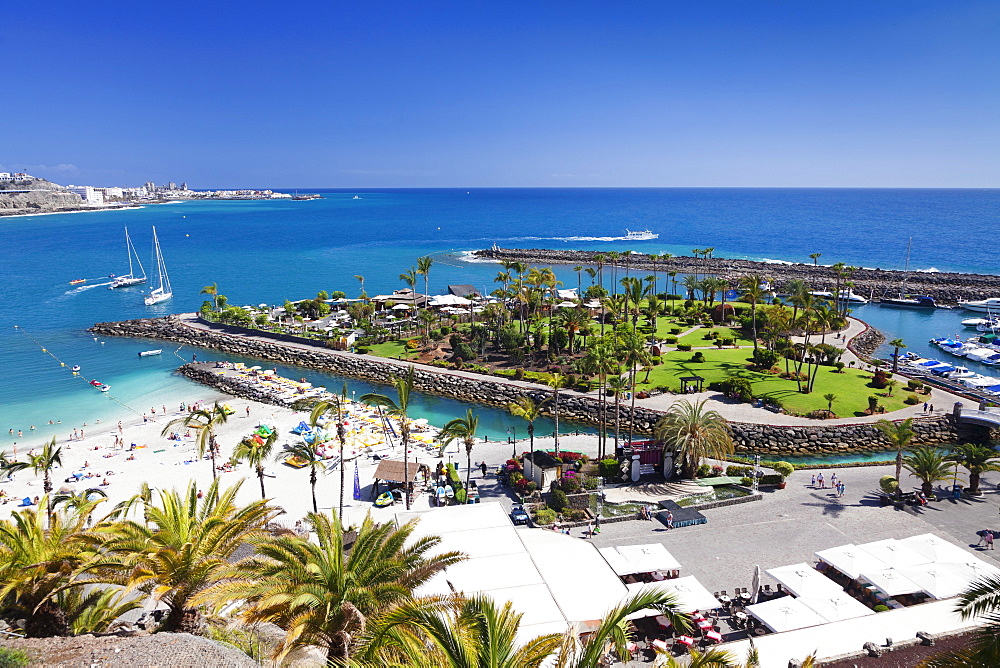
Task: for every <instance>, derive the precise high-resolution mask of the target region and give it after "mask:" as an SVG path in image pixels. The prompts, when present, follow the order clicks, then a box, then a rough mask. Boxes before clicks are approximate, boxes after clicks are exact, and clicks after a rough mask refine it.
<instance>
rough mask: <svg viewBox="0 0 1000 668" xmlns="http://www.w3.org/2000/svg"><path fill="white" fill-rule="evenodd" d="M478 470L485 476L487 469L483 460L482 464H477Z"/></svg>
mask: <svg viewBox="0 0 1000 668" xmlns="http://www.w3.org/2000/svg"><path fill="white" fill-rule="evenodd" d="M479 470H480V471H482V472H483V477H484V478H485V477H486V471H487V467H486V462H483V463H482V464H480V465H479Z"/></svg>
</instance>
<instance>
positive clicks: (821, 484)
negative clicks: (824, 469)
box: [816, 473, 826, 489]
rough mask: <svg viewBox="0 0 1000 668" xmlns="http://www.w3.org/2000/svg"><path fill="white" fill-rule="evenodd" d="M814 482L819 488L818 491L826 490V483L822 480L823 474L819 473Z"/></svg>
mask: <svg viewBox="0 0 1000 668" xmlns="http://www.w3.org/2000/svg"><path fill="white" fill-rule="evenodd" d="M816 482H818V483H819V488H820V489H826V482H825V481H824V480H823V474H822V473H820V474H819V475H818V476H816Z"/></svg>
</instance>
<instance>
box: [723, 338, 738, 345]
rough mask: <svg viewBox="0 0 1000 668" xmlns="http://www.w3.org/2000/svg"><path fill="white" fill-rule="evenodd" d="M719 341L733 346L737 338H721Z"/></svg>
mask: <svg viewBox="0 0 1000 668" xmlns="http://www.w3.org/2000/svg"><path fill="white" fill-rule="evenodd" d="M719 343H721V344H722V345H724V346H732V345H735V344H736V339H721V340H720V341H719Z"/></svg>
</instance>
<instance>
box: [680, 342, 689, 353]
mask: <svg viewBox="0 0 1000 668" xmlns="http://www.w3.org/2000/svg"><path fill="white" fill-rule="evenodd" d="M677 350H680V351H682V352H687V351H689V350H691V344H690V343H678V344H677Z"/></svg>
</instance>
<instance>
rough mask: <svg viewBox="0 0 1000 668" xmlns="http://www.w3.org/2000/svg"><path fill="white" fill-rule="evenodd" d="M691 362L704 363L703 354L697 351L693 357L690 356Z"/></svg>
mask: <svg viewBox="0 0 1000 668" xmlns="http://www.w3.org/2000/svg"><path fill="white" fill-rule="evenodd" d="M690 347H691V346H688V348H690ZM691 361H692V362H704V361H705V353H703V352H701V351H700V350H699V351H698V352H696V353H695V354H694V355H691Z"/></svg>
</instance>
